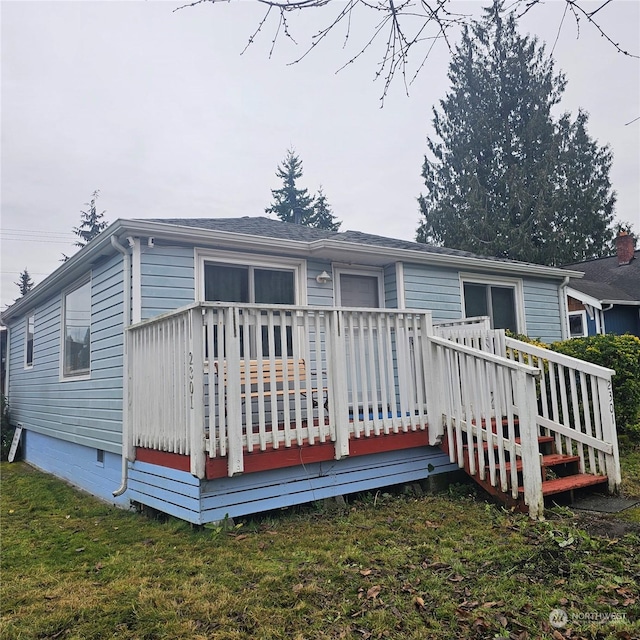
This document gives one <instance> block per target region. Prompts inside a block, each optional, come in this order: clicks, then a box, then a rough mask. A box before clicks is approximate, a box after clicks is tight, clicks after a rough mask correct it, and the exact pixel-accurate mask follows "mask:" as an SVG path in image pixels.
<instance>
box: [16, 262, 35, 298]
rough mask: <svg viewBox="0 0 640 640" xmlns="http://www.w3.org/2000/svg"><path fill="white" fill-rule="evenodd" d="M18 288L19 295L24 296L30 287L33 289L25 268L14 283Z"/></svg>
mask: <svg viewBox="0 0 640 640" xmlns="http://www.w3.org/2000/svg"><path fill="white" fill-rule="evenodd" d="M15 284H16V286H17V287H18V289H20V295H21V296H26V295H27V293H29V291H31V289H33V280H32V279H31V276H30V275H29V272H28V271H27V268H26V267H25V268H24V271H23V272H22V273H21V274H20V275H19V276H18V282H16V283H15Z"/></svg>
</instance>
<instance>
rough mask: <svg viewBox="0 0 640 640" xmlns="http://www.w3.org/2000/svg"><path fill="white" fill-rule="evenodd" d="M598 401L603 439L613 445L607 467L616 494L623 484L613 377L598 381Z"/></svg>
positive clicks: (611, 486)
mask: <svg viewBox="0 0 640 640" xmlns="http://www.w3.org/2000/svg"><path fill="white" fill-rule="evenodd" d="M598 401H599V404H600V417H601V420H602V439H603V440H604V441H605V442H609V443H611V448H612V451H611V453H610V454H608V453H607V454H605V467H606V470H607V478H608V479H609V485H608V489H609V493H616V492H617V491H618V490H619V489H620V485H621V484H622V476H621V474H620V454H619V452H618V433H617V430H616V417H615V411H614V408H613V387H612V386H611V376H609V378H608V379H606V380H605V379H603V378H599V379H598Z"/></svg>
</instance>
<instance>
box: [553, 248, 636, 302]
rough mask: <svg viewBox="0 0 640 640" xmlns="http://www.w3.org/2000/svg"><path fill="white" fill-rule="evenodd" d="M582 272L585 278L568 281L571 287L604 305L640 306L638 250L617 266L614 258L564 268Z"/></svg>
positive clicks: (599, 259)
mask: <svg viewBox="0 0 640 640" xmlns="http://www.w3.org/2000/svg"><path fill="white" fill-rule="evenodd" d="M564 268H566V269H571V270H572V271H581V272H582V273H584V278H581V279H580V280H577V279H575V278H571V284H570V286H571V288H572V289H575V290H576V291H578V292H581V293H584V294H586V295H588V296H591V297H592V298H595V299H597V300H599V301H600V302H602V303H605V304H611V303H616V302H617V303H622V304H625V303H626V304H634V303H638V304H640V251H634V254H633V260H631V262H629V264H623V265H619V264H618V258H617V256H610V257H608V258H597V259H595V260H587V261H586V262H577V263H575V264H569V265H566V267H564Z"/></svg>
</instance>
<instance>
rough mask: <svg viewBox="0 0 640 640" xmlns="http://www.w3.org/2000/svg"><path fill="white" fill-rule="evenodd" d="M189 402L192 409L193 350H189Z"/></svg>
mask: <svg viewBox="0 0 640 640" xmlns="http://www.w3.org/2000/svg"><path fill="white" fill-rule="evenodd" d="M189 402H190V404H191V408H192V409H193V408H194V406H193V351H189Z"/></svg>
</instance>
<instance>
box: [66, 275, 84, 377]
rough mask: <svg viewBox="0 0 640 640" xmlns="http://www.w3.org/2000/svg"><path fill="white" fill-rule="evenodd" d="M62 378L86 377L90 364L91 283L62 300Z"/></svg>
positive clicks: (80, 287)
mask: <svg viewBox="0 0 640 640" xmlns="http://www.w3.org/2000/svg"><path fill="white" fill-rule="evenodd" d="M62 339H63V343H64V348H63V357H62V376H63V377H65V378H66V377H75V376H86V375H88V374H89V372H90V364H91V281H87V282H85V283H84V284H82V285H80V286H79V287H77V288H76V289H73V291H69V292H68V293H66V294H65V295H64V298H63V323H62Z"/></svg>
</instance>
